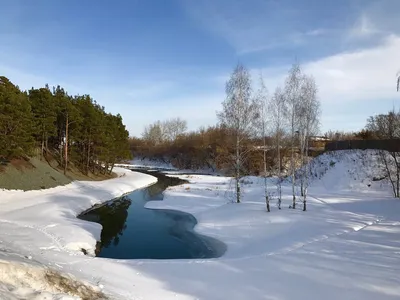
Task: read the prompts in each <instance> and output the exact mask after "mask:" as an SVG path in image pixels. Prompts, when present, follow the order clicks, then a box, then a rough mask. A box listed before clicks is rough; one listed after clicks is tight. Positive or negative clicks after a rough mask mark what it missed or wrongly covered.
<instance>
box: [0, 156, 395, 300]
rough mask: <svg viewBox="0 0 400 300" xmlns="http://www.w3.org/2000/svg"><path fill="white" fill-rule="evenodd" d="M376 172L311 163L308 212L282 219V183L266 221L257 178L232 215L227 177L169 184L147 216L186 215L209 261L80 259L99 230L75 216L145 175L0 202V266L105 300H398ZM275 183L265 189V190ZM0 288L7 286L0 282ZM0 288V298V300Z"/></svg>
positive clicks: (390, 230)
mask: <svg viewBox="0 0 400 300" xmlns="http://www.w3.org/2000/svg"><path fill="white" fill-rule="evenodd" d="M118 170H119V172H124V171H122V170H120V169H118ZM380 172H381V169H380V166H379V163H378V161H377V159H376V155H375V154H374V152H373V151H338V152H335V153H334V154H324V155H322V156H320V157H318V158H317V159H315V160H314V161H313V165H312V174H313V178H314V179H313V181H312V182H311V186H310V189H309V198H308V211H307V212H303V211H301V209H300V206H301V205H300V203H299V205H298V207H299V209H297V210H293V209H289V208H288V206H289V204H290V203H291V197H290V190H291V188H290V185H289V183H288V182H284V183H283V193H284V199H283V203H282V210H278V209H277V207H276V205H275V200H273V202H272V206H271V209H272V212H271V213H267V212H266V211H265V202H264V198H263V195H262V193H263V189H264V187H263V180H262V179H261V178H257V177H248V178H244V180H243V182H244V187H243V201H242V203H241V204H234V203H231V202H230V200H229V195H230V192H229V188H232V187H233V185H232V183H231V179H230V178H226V177H216V176H206V175H182V174H175V175H171V176H178V177H180V178H183V179H186V180H188V181H189V183H186V184H184V185H181V186H175V187H170V188H168V189H167V190H166V191H165V192H164V201H161V202H160V201H157V202H149V203H148V204H147V207H149V208H156V209H177V210H181V211H185V212H189V213H192V214H193V215H194V216H195V217H196V218H197V220H198V225H197V226H196V228H195V230H196V231H197V232H199V233H201V234H205V235H208V236H211V237H214V238H217V239H219V240H221V241H222V242H224V243H225V244H226V245H227V246H228V249H227V252H226V253H225V255H224V256H222V257H221V258H216V259H185V260H113V259H104V258H97V257H90V256H84V255H83V254H82V253H81V252H80V251H79V249H78V248H79V247H81V246H84V247H86V249H88V250H93V247H94V244H95V240H96V239H97V238H98V234H99V232H100V226H99V225H96V224H94V223H88V222H84V221H80V220H77V219H75V218H74V216H76V214H78V213H79V212H81V211H82V210H84V209H87V208H88V207H90V205H92V204H94V203H95V202H96V201H105V200H109V199H111V198H113V197H115V196H117V195H120V194H123V193H125V192H127V191H128V190H130V189H134V188H138V187H140V186H144V185H147V184H149V183H150V182H151V180H152V179H151V177H143V176H145V175H138V174H136V173H129V172H128V171H126V172H125V174H126V175H125V176H124V177H120V178H117V179H113V180H111V181H107V182H101V183H98V182H96V183H93V182H90V183H86V182H84V183H73V184H72V185H70V186H66V187H60V188H56V189H58V190H57V191H52V190H46V191H41V192H26V193H22V192H10V191H3V192H0V199H1V200H0V220H1V221H0V223H1V224H0V225H1V229H0V241H1V242H0V246H1V247H3V248H4V249H9V251H10V253H19V255H20V256H18V257H19V259H15V258H13V257H11V256H7V257H6V258H3V256H0V259H2V260H3V259H4V260H7V261H11V262H12V263H13V264H16V261H17V262H18V261H19V262H18V263H20V261H23V262H24V263H25V264H31V265H34V264H38V265H42V266H43V265H46V266H47V267H51V268H54V269H55V270H58V271H60V272H63V273H66V274H71V276H75V277H76V278H80V279H81V280H83V281H84V282H88V283H90V284H92V285H93V286H96V285H97V287H100V285H101V286H104V292H105V293H108V294H110V295H112V299H234V300H236V299H271V300H272V299H274V300H286V299H322V298H323V299H326V300H330V299H363V300H369V299H371V300H372V299H373V300H375V299H399V297H400V286H399V284H398V283H399V282H400V264H399V261H400V242H399V240H400V201H399V200H398V199H393V198H392V197H391V194H390V186H389V185H388V183H387V182H386V181H384V180H381V181H373V180H372V178H373V177H380V175H381V174H380ZM274 182H275V179H273V178H271V179H269V180H268V184H269V186H270V189H271V190H272V191H275V190H276V187H275V186H274ZM3 252H4V251H2V250H1V249H0V253H3ZM7 253H9V252H7ZM13 255H14V256H16V254H13ZM29 256H31V258H32V259H29V258H26V257H29ZM2 268H3V267H2V265H1V264H0V270H1V271H2V272H3V273H7V270H6V271H3V269H2ZM32 268H33V266H32ZM0 274H1V272H0ZM3 276H4V275H3ZM0 282H4V285H8V284H10V282H8V281H5V280H4V279H3V277H2V276H1V275H0ZM11 285H15V286H17V283H16V282H14V283H11ZM2 286H3V284H0V295H1V296H2V297H0V298H1V299H3V298H4V299H8V298H5V297H4V296H3V294H2V293H3V292H2V291H3V288H2ZM30 289H33V290H41V287H40V286H39V287H38V286H37V285H31V286H30ZM45 290H46V289H44V291H45ZM46 292H50V293H52V295H56V294H55V291H49V289H48V288H47V291H46ZM55 297H56V296H53V299H57V298H55ZM9 299H13V298H9ZM17 299H18V298H17Z"/></svg>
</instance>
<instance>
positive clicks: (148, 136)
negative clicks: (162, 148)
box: [142, 121, 165, 145]
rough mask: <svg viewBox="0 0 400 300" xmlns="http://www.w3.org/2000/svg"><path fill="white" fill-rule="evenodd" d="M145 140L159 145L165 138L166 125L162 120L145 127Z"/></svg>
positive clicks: (143, 135) (143, 136) (143, 134)
mask: <svg viewBox="0 0 400 300" xmlns="http://www.w3.org/2000/svg"><path fill="white" fill-rule="evenodd" d="M142 138H143V140H145V141H147V142H149V143H151V144H152V145H159V144H161V143H162V142H163V141H164V140H165V133H164V126H163V124H162V123H161V122H160V121H156V122H154V123H153V124H150V125H148V126H146V127H145V128H144V131H143V133H142Z"/></svg>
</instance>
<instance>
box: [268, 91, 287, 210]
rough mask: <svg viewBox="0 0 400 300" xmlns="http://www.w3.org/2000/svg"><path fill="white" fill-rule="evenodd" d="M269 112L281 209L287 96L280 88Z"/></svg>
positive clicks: (279, 206) (270, 104) (275, 94)
mask: <svg viewBox="0 0 400 300" xmlns="http://www.w3.org/2000/svg"><path fill="white" fill-rule="evenodd" d="M268 107H269V112H270V114H271V121H272V132H273V136H274V141H275V148H276V154H277V155H276V165H277V170H276V174H277V177H278V180H277V192H278V208H279V209H281V203H282V165H281V162H282V160H281V147H282V144H281V143H282V138H283V135H284V110H285V96H284V94H283V91H282V89H281V88H280V87H278V88H276V90H275V93H274V96H273V97H272V98H271V101H270V103H269V106H268Z"/></svg>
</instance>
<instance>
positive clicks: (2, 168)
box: [0, 158, 115, 191]
mask: <svg viewBox="0 0 400 300" xmlns="http://www.w3.org/2000/svg"><path fill="white" fill-rule="evenodd" d="M57 165H58V164H57V163H55V162H54V163H53V162H52V161H50V162H47V161H41V160H40V159H37V158H30V159H29V160H28V159H12V160H11V161H9V162H7V163H5V162H2V164H1V165H0V189H7V190H24V191H27V190H39V189H48V188H52V187H56V186H59V185H66V184H68V183H71V182H72V181H74V180H103V179H108V178H113V177H115V174H111V175H96V176H95V175H93V174H89V175H88V176H86V175H84V174H83V173H82V172H80V171H78V170H77V169H75V168H73V166H70V168H69V171H68V172H67V175H64V172H63V170H61V169H60V168H58V167H57Z"/></svg>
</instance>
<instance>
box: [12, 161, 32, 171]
mask: <svg viewBox="0 0 400 300" xmlns="http://www.w3.org/2000/svg"><path fill="white" fill-rule="evenodd" d="M10 164H11V165H12V166H13V167H14V168H15V169H17V170H18V171H23V170H24V169H28V170H29V169H34V168H35V166H34V165H33V164H31V163H30V161H29V160H27V159H24V158H15V159H12V160H11V161H10Z"/></svg>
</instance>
